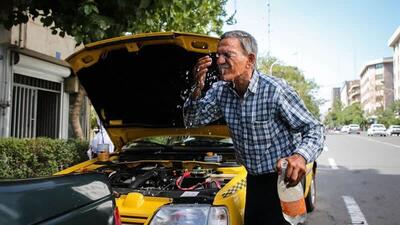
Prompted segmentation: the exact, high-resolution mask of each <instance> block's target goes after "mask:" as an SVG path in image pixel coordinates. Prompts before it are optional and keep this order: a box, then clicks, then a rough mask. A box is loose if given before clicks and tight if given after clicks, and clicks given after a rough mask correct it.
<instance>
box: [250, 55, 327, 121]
mask: <svg viewBox="0 0 400 225" xmlns="http://www.w3.org/2000/svg"><path fill="white" fill-rule="evenodd" d="M276 60H277V59H276V58H266V57H260V58H259V59H258V62H257V64H258V69H259V70H260V71H262V72H263V73H265V74H269V70H270V67H271V65H272V63H274V62H275V61H276ZM272 74H273V76H276V77H280V78H283V79H285V80H286V81H287V82H288V83H289V84H290V85H291V86H292V87H293V88H294V89H295V90H296V91H297V93H298V94H299V96H300V98H301V99H302V100H303V101H304V104H305V105H306V107H307V109H308V110H309V111H310V112H311V113H312V114H313V115H314V116H315V117H316V118H319V116H320V112H319V106H320V105H321V104H322V103H323V101H322V100H321V99H317V98H316V97H315V96H316V95H315V93H316V92H317V90H318V88H319V87H318V85H317V84H316V83H315V82H314V81H312V80H307V79H306V78H305V77H304V75H303V73H302V72H301V71H300V70H299V69H298V68H297V67H293V66H285V65H283V64H280V63H278V64H275V65H274V66H273V70H272Z"/></svg>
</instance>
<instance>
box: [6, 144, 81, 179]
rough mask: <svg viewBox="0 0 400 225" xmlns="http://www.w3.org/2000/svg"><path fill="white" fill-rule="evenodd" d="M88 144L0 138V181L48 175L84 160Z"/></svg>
mask: <svg viewBox="0 0 400 225" xmlns="http://www.w3.org/2000/svg"><path fill="white" fill-rule="evenodd" d="M87 149H88V143H87V142H81V141H78V140H74V139H70V140H54V139H49V138H37V139H17V138H0V178H1V179H4V178H31V177H40V176H50V175H52V174H54V173H56V172H58V171H60V170H62V169H64V168H67V167H69V166H72V165H74V164H77V163H79V162H82V161H84V160H86V158H87V156H86V151H87Z"/></svg>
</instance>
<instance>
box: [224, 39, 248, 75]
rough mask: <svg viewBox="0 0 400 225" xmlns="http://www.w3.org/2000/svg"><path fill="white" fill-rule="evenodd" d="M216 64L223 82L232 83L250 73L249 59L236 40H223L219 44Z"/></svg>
mask: <svg viewBox="0 0 400 225" xmlns="http://www.w3.org/2000/svg"><path fill="white" fill-rule="evenodd" d="M217 64H218V67H219V70H220V73H221V79H222V80H224V81H234V80H235V78H236V77H238V76H240V75H243V74H245V73H249V72H250V73H251V72H252V67H251V63H250V61H249V57H248V55H246V54H245V53H244V49H243V48H242V46H241V44H240V42H239V40H238V39H236V38H225V39H222V40H221V41H220V42H219V44H218V48H217Z"/></svg>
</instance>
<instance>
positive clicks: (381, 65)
mask: <svg viewBox="0 0 400 225" xmlns="http://www.w3.org/2000/svg"><path fill="white" fill-rule="evenodd" d="M380 68H383V63H378V64H375V69H380Z"/></svg>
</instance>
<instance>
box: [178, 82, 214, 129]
mask: <svg viewBox="0 0 400 225" xmlns="http://www.w3.org/2000/svg"><path fill="white" fill-rule="evenodd" d="M217 90H218V86H217V84H214V85H213V86H212V87H211V88H210V89H209V90H208V91H207V93H206V95H205V96H204V97H202V98H199V99H197V100H192V99H191V98H190V97H189V98H188V99H187V100H186V102H185V104H184V105H183V119H184V123H185V126H187V127H197V126H201V125H205V124H209V123H211V122H213V121H215V120H217V119H219V118H221V117H222V112H221V109H220V107H219V106H218V97H217V92H218V91H217Z"/></svg>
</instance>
